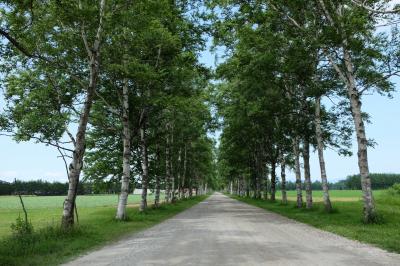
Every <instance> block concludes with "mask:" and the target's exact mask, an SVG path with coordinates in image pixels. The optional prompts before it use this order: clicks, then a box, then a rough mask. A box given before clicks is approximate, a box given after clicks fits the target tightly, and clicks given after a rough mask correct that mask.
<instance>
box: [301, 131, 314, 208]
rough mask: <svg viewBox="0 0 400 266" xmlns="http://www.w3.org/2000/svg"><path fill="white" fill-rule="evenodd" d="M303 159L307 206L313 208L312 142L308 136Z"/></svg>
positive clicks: (304, 145)
mask: <svg viewBox="0 0 400 266" xmlns="http://www.w3.org/2000/svg"><path fill="white" fill-rule="evenodd" d="M303 161H304V183H305V186H306V208H307V209H311V208H312V206H313V201H312V187H311V174H310V142H309V140H308V137H305V139H304V143H303Z"/></svg>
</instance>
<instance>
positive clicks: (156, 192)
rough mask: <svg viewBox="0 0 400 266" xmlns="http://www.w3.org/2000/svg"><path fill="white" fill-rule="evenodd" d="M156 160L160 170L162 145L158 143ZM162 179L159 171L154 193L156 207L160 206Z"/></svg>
mask: <svg viewBox="0 0 400 266" xmlns="http://www.w3.org/2000/svg"><path fill="white" fill-rule="evenodd" d="M155 161H156V162H155V163H156V164H157V166H158V169H157V170H160V169H159V168H160V165H159V162H160V146H159V145H158V144H157V146H156V160H155ZM160 182H161V181H160V174H159V172H158V171H157V173H156V187H155V190H156V191H155V195H154V207H156V208H158V207H159V206H160V189H161V183H160Z"/></svg>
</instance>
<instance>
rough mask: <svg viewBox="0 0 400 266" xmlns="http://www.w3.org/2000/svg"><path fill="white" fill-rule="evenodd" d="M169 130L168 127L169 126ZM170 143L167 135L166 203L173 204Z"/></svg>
mask: <svg viewBox="0 0 400 266" xmlns="http://www.w3.org/2000/svg"><path fill="white" fill-rule="evenodd" d="M167 130H168V126H167ZM170 159H171V158H170V143H169V136H168V135H167V141H166V147H165V171H166V176H165V202H166V203H170V202H171V168H170V167H171V164H170Z"/></svg>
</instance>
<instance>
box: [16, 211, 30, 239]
mask: <svg viewBox="0 0 400 266" xmlns="http://www.w3.org/2000/svg"><path fill="white" fill-rule="evenodd" d="M11 231H12V234H13V236H14V237H16V238H23V237H25V236H27V235H30V234H32V233H33V225H32V223H31V222H30V221H26V220H24V219H22V218H21V216H19V217H18V218H17V219H16V220H15V223H13V224H11Z"/></svg>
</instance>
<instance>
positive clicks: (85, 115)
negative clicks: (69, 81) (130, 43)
mask: <svg viewBox="0 0 400 266" xmlns="http://www.w3.org/2000/svg"><path fill="white" fill-rule="evenodd" d="M104 8H105V0H101V1H100V10H99V26H98V28H97V34H96V38H95V41H94V44H93V47H92V49H91V51H90V53H89V58H90V61H89V72H90V73H89V85H88V88H87V92H86V97H85V102H84V105H83V110H82V113H81V115H80V118H79V122H78V130H77V133H76V136H75V141H74V152H73V155H72V162H71V163H70V165H69V167H68V170H69V172H68V194H67V197H66V199H65V200H64V205H63V215H62V219H61V225H62V227H63V228H69V227H71V226H72V225H73V224H74V208H75V204H76V203H75V201H76V194H77V191H78V184H79V177H80V174H81V171H82V167H83V156H84V154H85V142H86V130H87V124H88V122H89V114H90V110H91V108H92V104H93V98H94V95H95V91H96V87H97V81H98V76H99V64H100V63H99V58H100V41H101V33H102V30H103V17H104ZM83 37H84V38H86V36H83ZM84 40H85V39H84Z"/></svg>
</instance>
